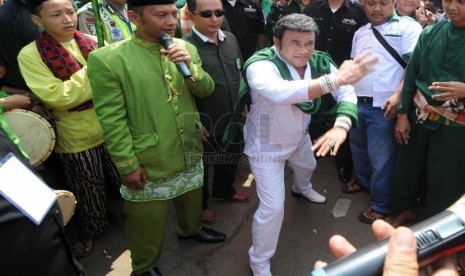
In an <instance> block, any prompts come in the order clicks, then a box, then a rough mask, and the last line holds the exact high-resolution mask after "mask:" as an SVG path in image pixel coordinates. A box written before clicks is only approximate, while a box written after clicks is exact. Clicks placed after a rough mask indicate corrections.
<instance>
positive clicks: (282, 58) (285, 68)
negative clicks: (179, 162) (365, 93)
mask: <svg viewBox="0 0 465 276" xmlns="http://www.w3.org/2000/svg"><path fill="white" fill-rule="evenodd" d="M317 30H318V27H317V25H316V24H315V22H314V21H313V19H311V18H310V17H308V16H305V15H302V14H291V15H288V16H285V17H283V18H281V19H280V20H279V21H278V22H277V23H276V25H275V28H274V30H273V31H274V34H275V36H274V38H273V42H274V46H273V47H272V48H266V49H264V50H261V51H259V52H257V53H255V54H254V55H253V56H252V57H251V58H250V59H249V60H248V61H247V63H246V69H245V76H246V79H247V83H248V85H249V88H250V96H251V100H252V107H251V109H250V113H249V114H248V117H247V120H246V123H245V127H244V138H245V149H244V152H245V154H247V155H248V157H249V162H250V166H251V169H252V173H253V175H254V177H255V181H256V185H257V193H258V196H259V198H260V204H259V207H258V210H257V211H256V213H255V215H254V219H253V224H252V241H253V245H252V247H251V248H250V250H249V255H250V266H251V268H252V271H253V274H254V275H271V272H270V259H271V257H273V255H274V252H275V250H276V244H277V242H278V237H279V232H280V230H281V224H282V221H283V217H284V195H285V188H284V166H285V164H286V161H288V162H289V165H290V166H291V168H292V169H293V170H294V185H293V186H292V194H293V195H294V196H298V197H303V198H306V199H308V200H309V201H311V202H314V203H325V202H326V198H325V197H324V196H322V195H320V194H319V193H318V192H316V191H315V190H314V189H313V188H312V184H311V182H310V178H311V176H312V174H313V170H314V169H315V167H316V161H315V158H314V155H313V150H317V152H316V154H317V155H319V156H324V155H326V154H327V153H328V152H330V153H331V154H332V155H335V154H336V153H337V150H338V149H339V146H340V145H341V143H342V142H344V140H345V139H346V137H347V132H348V131H349V129H350V127H351V125H352V120H355V121H356V117H357V116H356V114H357V109H356V105H355V104H356V96H355V93H354V90H353V88H352V86H350V85H348V84H350V83H352V82H355V81H357V80H358V79H360V78H361V77H362V76H363V75H364V74H365V73H366V72H367V70H368V68H369V67H370V66H371V65H372V64H373V63H374V62H375V61H376V58H375V57H374V56H373V55H369V54H367V55H366V56H364V57H363V58H357V59H355V60H353V61H349V62H346V63H345V64H343V65H342V67H341V70H339V72H338V70H337V69H336V67H335V66H334V65H333V62H332V60H331V59H330V58H329V56H328V55H327V54H325V53H322V52H319V51H314V46H315V36H316V32H317ZM318 77H319V78H318ZM327 93H332V94H333V96H334V98H335V99H336V101H337V102H338V103H340V105H339V108H338V110H337V116H338V117H337V119H336V123H335V125H334V128H332V129H330V130H329V131H328V132H327V133H325V134H324V135H323V136H322V137H321V138H320V139H318V141H317V142H316V143H315V145H314V146H313V147H312V142H311V141H310V137H309V135H308V134H307V133H306V128H307V125H308V123H309V121H310V115H309V114H307V113H305V112H303V111H304V110H305V111H307V112H309V111H311V112H316V110H317V109H318V105H319V99H318V98H319V97H320V96H322V95H323V94H327Z"/></svg>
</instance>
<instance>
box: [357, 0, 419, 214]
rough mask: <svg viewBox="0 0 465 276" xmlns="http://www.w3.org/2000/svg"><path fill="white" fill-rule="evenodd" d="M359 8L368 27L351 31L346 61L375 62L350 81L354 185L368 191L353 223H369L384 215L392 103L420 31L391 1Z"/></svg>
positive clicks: (392, 150) (375, 0)
mask: <svg viewBox="0 0 465 276" xmlns="http://www.w3.org/2000/svg"><path fill="white" fill-rule="evenodd" d="M364 8H365V13H366V14H367V17H368V20H369V21H370V23H368V24H367V25H365V26H363V27H361V28H360V29H359V30H358V31H357V32H356V33H355V35H354V39H353V41H352V54H351V57H352V58H354V57H355V58H356V57H357V56H358V55H360V54H361V53H362V52H364V51H367V50H370V51H372V52H373V53H375V54H376V55H378V56H379V62H378V63H377V64H376V66H374V67H373V70H372V71H371V72H369V73H368V74H367V75H365V77H363V78H362V79H361V80H360V81H358V82H357V83H354V88H355V91H356V93H357V98H358V109H359V119H358V121H359V127H357V128H354V129H352V130H351V131H350V148H351V150H352V160H353V164H354V170H355V174H356V175H357V179H358V181H359V183H358V184H357V185H359V186H361V187H363V188H364V189H365V190H367V191H369V192H370V206H369V207H368V208H367V209H366V210H365V211H363V212H361V213H360V215H359V220H360V221H362V222H364V223H372V222H373V221H374V220H376V219H383V218H384V217H385V216H386V215H387V214H388V213H389V212H390V209H389V206H388V204H389V189H390V188H389V186H390V181H391V176H392V172H393V170H394V160H395V155H396V152H397V144H396V140H395V138H394V126H395V123H396V121H395V120H394V118H395V116H396V113H397V108H396V105H397V99H398V97H399V93H400V90H401V88H402V84H403V78H404V71H405V70H404V68H403V66H405V64H406V63H405V62H406V61H408V58H409V57H410V55H411V54H412V52H413V49H414V47H415V45H416V43H417V40H418V37H419V36H420V33H421V31H422V28H421V26H420V24H418V23H417V22H415V21H414V20H413V19H412V18H410V17H399V16H398V15H397V14H396V13H395V12H394V1H393V0H367V1H366V2H365V6H364ZM375 31H378V32H379V33H380V36H382V37H383V38H384V40H385V41H386V43H387V44H388V45H390V46H391V47H392V48H393V50H394V51H395V52H396V54H397V56H398V59H399V61H398V60H396V58H394V56H393V55H392V54H391V53H390V52H388V50H386V48H385V47H384V46H383V45H382V44H381V42H380V41H378V39H377V38H376V37H375ZM401 61H404V64H403V65H401ZM354 188H355V187H352V189H354ZM359 188H360V187H358V188H357V189H359Z"/></svg>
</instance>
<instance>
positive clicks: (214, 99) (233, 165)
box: [184, 0, 250, 222]
mask: <svg viewBox="0 0 465 276" xmlns="http://www.w3.org/2000/svg"><path fill="white" fill-rule="evenodd" d="M187 9H188V18H189V19H190V20H191V21H192V22H193V23H194V27H193V29H192V32H191V33H190V34H188V35H186V36H185V37H184V40H186V41H188V42H190V43H192V44H194V45H195V46H196V47H197V50H198V52H199V56H200V59H201V60H202V67H203V69H204V70H205V71H206V72H207V73H208V74H210V76H211V77H212V79H213V81H214V82H215V90H214V91H213V93H212V94H211V95H210V96H209V97H207V98H203V99H201V98H195V102H196V104H197V109H198V111H199V113H200V119H201V120H202V125H203V126H204V127H205V128H206V129H207V131H208V133H209V137H208V139H207V141H206V142H205V143H204V149H205V153H204V156H205V158H204V185H203V195H204V197H203V209H204V210H203V213H202V220H203V221H204V222H214V221H216V220H217V218H218V217H217V216H216V214H215V213H214V212H213V210H211V209H209V208H208V205H207V200H208V197H209V194H208V179H209V178H208V166H209V165H213V166H214V176H213V197H214V198H218V199H224V200H227V201H234V202H245V201H248V199H249V197H250V195H249V194H248V193H245V192H241V191H236V189H235V188H234V186H233V184H234V179H235V174H236V169H237V165H238V163H239V162H238V161H239V153H240V144H239V143H237V144H234V145H233V146H231V147H229V148H228V150H227V151H225V150H224V149H223V147H222V143H221V137H222V136H223V133H224V132H225V130H226V126H227V124H228V123H229V120H230V115H231V114H232V111H233V108H234V105H235V103H236V99H237V91H238V90H239V84H240V79H241V69H242V58H241V52H240V48H239V45H238V43H237V40H236V37H235V36H234V35H233V34H232V33H229V32H223V31H221V30H220V27H221V25H222V24H223V21H224V10H223V4H222V3H221V1H220V0H188V1H187Z"/></svg>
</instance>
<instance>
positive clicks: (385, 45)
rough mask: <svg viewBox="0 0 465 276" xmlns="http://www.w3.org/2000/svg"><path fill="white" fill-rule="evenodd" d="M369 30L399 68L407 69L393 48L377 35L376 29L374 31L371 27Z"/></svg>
mask: <svg viewBox="0 0 465 276" xmlns="http://www.w3.org/2000/svg"><path fill="white" fill-rule="evenodd" d="M371 29H372V30H373V34H374V35H375V37H376V39H378V41H379V43H381V45H383V47H384V48H385V49H386V50H387V51H388V52H389V54H391V56H392V57H393V58H394V59H395V60H396V61H397V62H398V63H399V64H400V66H402V68H404V69H405V67H407V63H406V62H405V60H404V59H403V58H402V57H401V56H400V55H399V53H397V52H396V50H394V48H392V47H391V45H389V43H387V41H386V40H385V39H384V37H383V36H382V35H381V34H380V33H379V31H378V30H377V29H375V28H374V27H373V26H372V27H371Z"/></svg>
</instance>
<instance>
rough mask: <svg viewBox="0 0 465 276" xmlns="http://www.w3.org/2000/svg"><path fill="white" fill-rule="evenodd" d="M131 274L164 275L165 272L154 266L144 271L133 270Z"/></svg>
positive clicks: (133, 275) (135, 275) (145, 275)
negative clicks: (162, 272) (136, 271)
mask: <svg viewBox="0 0 465 276" xmlns="http://www.w3.org/2000/svg"><path fill="white" fill-rule="evenodd" d="M131 276H163V274H161V272H160V270H158V267H152V268H151V269H150V270H148V271H145V272H142V273H135V272H132V273H131Z"/></svg>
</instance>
